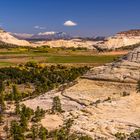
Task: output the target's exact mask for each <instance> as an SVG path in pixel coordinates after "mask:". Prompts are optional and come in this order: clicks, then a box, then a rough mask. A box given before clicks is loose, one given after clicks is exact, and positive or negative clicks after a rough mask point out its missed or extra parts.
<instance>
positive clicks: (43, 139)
mask: <svg viewBox="0 0 140 140" xmlns="http://www.w3.org/2000/svg"><path fill="white" fill-rule="evenodd" d="M47 135H48V130H47V129H46V128H45V127H43V126H41V127H40V129H39V138H40V139H41V140H46V139H47Z"/></svg>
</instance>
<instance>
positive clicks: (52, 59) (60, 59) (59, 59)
mask: <svg viewBox="0 0 140 140" xmlns="http://www.w3.org/2000/svg"><path fill="white" fill-rule="evenodd" d="M118 57H119V56H111V55H110V56H106V55H105V56H104V55H100V56H49V57H47V59H46V62H47V63H109V62H112V61H113V60H115V59H117V58H118Z"/></svg>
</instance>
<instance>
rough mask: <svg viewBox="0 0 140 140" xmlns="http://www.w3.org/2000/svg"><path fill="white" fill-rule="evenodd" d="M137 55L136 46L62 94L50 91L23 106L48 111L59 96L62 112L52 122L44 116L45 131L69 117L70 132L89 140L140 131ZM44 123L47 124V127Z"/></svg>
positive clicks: (91, 71)
mask: <svg viewBox="0 0 140 140" xmlns="http://www.w3.org/2000/svg"><path fill="white" fill-rule="evenodd" d="M139 52H140V47H139V48H137V49H134V51H132V52H130V53H129V54H128V55H126V56H124V57H123V58H121V59H120V60H119V61H118V62H114V63H111V64H108V65H105V66H100V67H95V68H92V69H91V70H90V71H89V72H88V73H87V74H85V75H84V76H83V78H82V79H78V82H77V83H75V85H73V86H71V87H69V88H67V89H65V90H64V91H59V92H58V91H57V90H54V91H51V92H48V93H46V94H44V95H41V96H39V97H37V98H35V99H32V100H28V101H25V102H24V103H25V104H26V105H27V106H29V107H31V108H33V109H35V108H36V107H37V106H38V105H39V106H40V107H42V108H44V109H50V108H51V107H52V100H53V97H55V96H59V97H60V100H61V103H62V108H63V109H64V110H65V112H64V113H62V114H58V115H57V116H52V119H50V117H49V116H48V115H46V117H45V118H44V120H45V121H44V120H43V122H42V124H43V125H44V126H46V127H48V129H55V128H58V126H59V124H62V121H64V120H66V119H68V118H73V119H74V124H73V126H72V128H71V131H76V132H78V133H85V134H87V135H90V136H91V137H92V138H93V139H99V140H103V139H107V140H116V138H115V136H114V135H115V134H116V133H117V132H122V133H126V134H130V133H131V132H133V131H134V130H135V129H137V128H140V94H139V93H136V82H137V80H138V79H139V71H140V61H139ZM53 117H54V118H53ZM53 119H54V121H52V120H53ZM47 120H48V121H49V120H50V122H51V124H50V125H49V126H48V125H47V122H48V121H47ZM45 122H46V123H45ZM56 122H57V123H56ZM53 123H54V125H53ZM54 126H55V127H54Z"/></svg>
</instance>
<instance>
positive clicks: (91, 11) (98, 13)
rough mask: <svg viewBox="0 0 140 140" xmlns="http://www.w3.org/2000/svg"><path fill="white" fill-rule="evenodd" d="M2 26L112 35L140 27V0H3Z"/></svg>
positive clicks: (0, 3)
mask: <svg viewBox="0 0 140 140" xmlns="http://www.w3.org/2000/svg"><path fill="white" fill-rule="evenodd" d="M0 27H1V28H4V29H5V30H6V31H9V32H16V33H31V34H35V33H39V32H47V31H57V32H66V33H69V34H70V35H73V36H109V35H113V34H115V33H116V32H119V31H124V30H129V29H138V28H140V0H0Z"/></svg>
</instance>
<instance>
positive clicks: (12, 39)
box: [0, 29, 30, 46]
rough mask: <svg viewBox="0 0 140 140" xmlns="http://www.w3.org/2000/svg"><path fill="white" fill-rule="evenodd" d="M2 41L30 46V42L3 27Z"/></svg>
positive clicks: (0, 36)
mask: <svg viewBox="0 0 140 140" xmlns="http://www.w3.org/2000/svg"><path fill="white" fill-rule="evenodd" d="M0 41H2V42H4V43H8V44H14V45H18V46H30V43H29V42H28V41H25V40H19V39H17V38H15V37H13V36H12V35H10V34H9V33H8V32H6V31H4V30H2V29H0Z"/></svg>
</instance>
